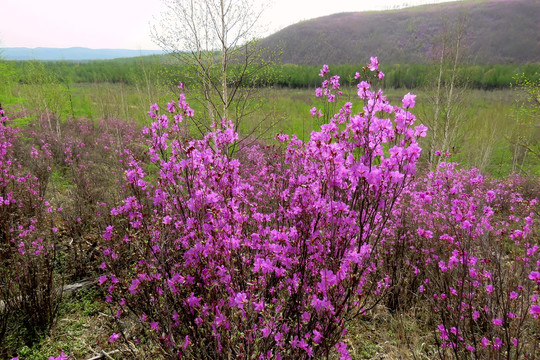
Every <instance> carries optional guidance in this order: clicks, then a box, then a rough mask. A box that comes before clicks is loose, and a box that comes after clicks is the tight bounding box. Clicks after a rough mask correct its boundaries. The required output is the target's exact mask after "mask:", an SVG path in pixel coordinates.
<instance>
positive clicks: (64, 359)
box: [49, 350, 68, 360]
mask: <svg viewBox="0 0 540 360" xmlns="http://www.w3.org/2000/svg"><path fill="white" fill-rule="evenodd" d="M67 359H68V356H67V355H66V354H64V351H63V350H61V351H60V355H59V356H58V357H54V356H51V357H50V358H49V360H67Z"/></svg>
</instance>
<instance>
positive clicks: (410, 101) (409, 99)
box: [402, 93, 416, 109]
mask: <svg viewBox="0 0 540 360" xmlns="http://www.w3.org/2000/svg"><path fill="white" fill-rule="evenodd" d="M415 99H416V95H413V94H411V93H407V94H405V96H403V100H402V102H403V107H404V108H407V109H410V108H413V107H414V105H416V101H415Z"/></svg>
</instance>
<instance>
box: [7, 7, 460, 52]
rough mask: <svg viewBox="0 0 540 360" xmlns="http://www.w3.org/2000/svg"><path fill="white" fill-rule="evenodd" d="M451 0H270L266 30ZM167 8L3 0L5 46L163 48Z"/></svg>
mask: <svg viewBox="0 0 540 360" xmlns="http://www.w3.org/2000/svg"><path fill="white" fill-rule="evenodd" d="M255 1H264V0H255ZM446 1H456V0H334V1H328V0H273V1H272V0H270V8H269V9H268V10H267V11H266V12H265V15H264V19H263V22H264V23H266V29H267V33H266V34H261V35H267V34H268V33H271V32H274V31H276V30H279V29H281V28H283V27H285V26H288V25H291V24H294V23H296V22H298V21H301V20H307V19H311V18H315V17H319V16H323V15H330V14H333V13H338V12H345V11H366V10H386V9H391V8H395V7H403V6H404V5H405V4H407V5H419V4H429V3H438V2H446ZM267 2H268V1H267ZM164 10H165V7H164V5H163V3H162V0H2V4H1V5H0V11H1V15H0V47H19V46H20V47H31V48H33V47H60V48H65V47H73V46H81V47H89V48H94V49H136V50H141V49H142V50H146V49H148V50H150V49H158V48H159V47H158V46H157V45H156V44H154V43H153V42H152V40H151V38H150V26H151V24H152V23H156V22H157V20H158V19H159V18H160V14H161V13H163V11H164Z"/></svg>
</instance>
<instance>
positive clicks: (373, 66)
mask: <svg viewBox="0 0 540 360" xmlns="http://www.w3.org/2000/svg"><path fill="white" fill-rule="evenodd" d="M369 61H370V64H369V66H368V69H369V70H371V71H375V70H377V69H379V59H377V57H376V56H372V57H370V58H369Z"/></svg>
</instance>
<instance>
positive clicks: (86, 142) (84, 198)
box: [21, 118, 144, 281]
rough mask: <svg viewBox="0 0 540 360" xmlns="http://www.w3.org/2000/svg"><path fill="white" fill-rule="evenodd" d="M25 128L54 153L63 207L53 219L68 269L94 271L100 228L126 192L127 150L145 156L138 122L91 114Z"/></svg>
mask: <svg viewBox="0 0 540 360" xmlns="http://www.w3.org/2000/svg"><path fill="white" fill-rule="evenodd" d="M21 132H22V135H23V136H24V137H25V138H27V139H31V140H32V143H33V144H32V145H31V146H33V147H36V146H39V145H40V144H42V147H43V146H47V149H48V150H49V153H50V154H51V157H52V159H51V161H52V165H51V166H52V168H53V174H52V176H51V177H54V179H53V180H55V181H54V184H53V185H54V189H52V191H51V192H50V194H49V198H50V200H51V202H54V203H55V204H56V205H57V206H58V207H61V208H62V209H63V211H61V212H59V213H58V216H57V217H56V219H55V224H54V225H55V226H56V227H57V228H58V229H59V232H60V233H61V234H62V235H63V240H65V241H63V242H64V244H63V246H64V249H65V250H67V251H64V258H65V260H64V263H65V265H66V266H65V269H64V270H65V272H66V275H68V278H69V279H71V280H72V281H73V280H79V279H82V278H86V277H89V276H92V275H94V274H95V272H96V270H97V265H98V263H97V260H96V259H97V258H98V257H99V256H98V255H99V249H100V246H101V242H102V238H101V234H102V233H103V231H104V230H105V227H106V226H107V225H108V224H110V223H111V221H113V219H111V217H110V211H111V209H112V208H113V207H114V206H115V204H117V203H118V202H119V201H120V200H121V199H122V198H123V197H124V195H125V193H124V190H123V181H122V180H123V177H124V171H125V170H126V169H127V161H126V160H127V156H128V153H129V154H135V155H138V156H142V152H143V149H142V141H141V140H142V138H141V134H140V128H139V127H138V126H137V125H136V124H135V123H133V122H130V121H123V120H119V119H107V120H96V121H94V120H92V119H87V118H82V119H69V120H66V121H64V122H62V123H60V124H59V127H58V128H50V127H49V126H48V123H47V119H46V118H45V119H42V120H41V121H38V122H36V123H33V124H30V125H29V126H27V127H25V128H24V129H21ZM43 144H45V145H43ZM128 151H129V152H128ZM141 159H144V158H141ZM49 169H50V168H49ZM37 170H39V169H36V171H32V172H33V173H39V171H37ZM47 175H49V174H47ZM45 178H46V179H48V178H49V177H48V176H47V177H45Z"/></svg>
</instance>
